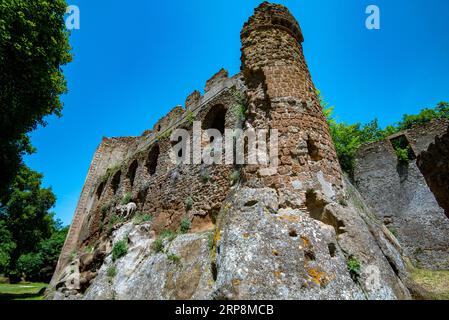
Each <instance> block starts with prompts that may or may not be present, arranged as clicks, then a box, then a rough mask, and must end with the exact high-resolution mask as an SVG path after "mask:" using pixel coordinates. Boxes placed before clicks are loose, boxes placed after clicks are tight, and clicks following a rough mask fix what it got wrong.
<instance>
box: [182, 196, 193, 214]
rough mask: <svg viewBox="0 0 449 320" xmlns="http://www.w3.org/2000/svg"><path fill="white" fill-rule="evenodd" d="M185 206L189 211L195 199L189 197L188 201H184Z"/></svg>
mask: <svg viewBox="0 0 449 320" xmlns="http://www.w3.org/2000/svg"><path fill="white" fill-rule="evenodd" d="M184 204H185V206H186V210H187V211H189V210H190V209H192V207H193V199H192V197H187V199H186V200H185V201H184Z"/></svg>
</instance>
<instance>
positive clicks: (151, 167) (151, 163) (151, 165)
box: [145, 145, 160, 175]
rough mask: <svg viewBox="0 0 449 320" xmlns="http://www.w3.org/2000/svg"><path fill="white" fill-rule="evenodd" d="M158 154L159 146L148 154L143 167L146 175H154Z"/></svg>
mask: <svg viewBox="0 0 449 320" xmlns="http://www.w3.org/2000/svg"><path fill="white" fill-rule="evenodd" d="M159 152H160V150H159V145H155V146H154V147H153V148H152V149H151V151H150V153H149V154H148V159H147V162H146V164H145V166H146V167H147V170H148V173H149V174H150V175H153V174H155V173H156V169H157V162H158V159H159Z"/></svg>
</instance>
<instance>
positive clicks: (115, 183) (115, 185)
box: [111, 170, 122, 194]
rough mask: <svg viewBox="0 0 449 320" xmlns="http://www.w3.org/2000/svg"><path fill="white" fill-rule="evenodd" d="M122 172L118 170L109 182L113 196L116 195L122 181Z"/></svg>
mask: <svg viewBox="0 0 449 320" xmlns="http://www.w3.org/2000/svg"><path fill="white" fill-rule="evenodd" d="M121 176H122V172H121V171H120V170H119V171H117V172H116V174H114V177H113V178H112V181H111V186H112V192H113V193H114V194H117V191H118V188H119V186H120V181H121V179H122V177H121Z"/></svg>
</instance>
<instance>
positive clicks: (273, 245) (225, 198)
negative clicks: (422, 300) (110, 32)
mask: <svg viewBox="0 0 449 320" xmlns="http://www.w3.org/2000/svg"><path fill="white" fill-rule="evenodd" d="M241 41H242V67H241V73H240V74H238V75H236V76H234V77H231V78H229V77H228V74H227V72H226V71H225V70H221V71H220V72H219V73H217V74H216V75H215V76H214V77H212V78H211V79H210V80H209V81H208V82H207V84H206V92H205V94H204V96H201V94H200V93H199V92H194V93H193V94H192V95H190V96H189V97H188V98H187V100H186V105H187V106H186V107H187V110H186V109H183V108H182V107H176V108H175V109H173V110H172V112H170V113H169V114H168V115H167V116H166V117H164V118H163V119H161V120H160V121H159V122H158V123H157V124H156V125H155V127H154V129H153V130H152V131H148V134H146V135H143V136H141V137H137V138H115V139H105V140H104V141H103V142H102V144H101V145H100V147H99V149H98V150H97V152H96V154H95V156H94V160H93V162H92V164H91V168H90V171H89V173H88V177H87V180H86V184H85V186H84V189H83V191H82V194H81V197H80V202H79V205H78V208H77V211H76V214H75V218H74V221H73V224H72V227H71V230H70V233H69V236H68V238H67V241H66V244H65V246H64V249H63V252H62V254H61V258H60V261H59V264H58V268H57V270H56V272H55V275H54V277H53V281H52V286H53V290H51V291H50V292H49V293H48V296H49V298H51V297H53V298H55V299H60V298H62V299H136V300H137V299H409V298H410V294H409V291H408V290H407V288H406V287H405V286H404V282H405V280H406V278H407V270H406V267H405V262H404V259H403V254H404V252H403V250H402V248H401V245H400V244H399V243H398V241H397V239H396V238H395V237H394V236H393V235H392V233H391V232H390V231H389V230H388V229H387V228H386V227H385V226H384V225H383V224H382V223H381V221H380V220H379V219H378V218H377V216H376V215H375V214H374V213H373V212H372V211H371V209H370V208H368V207H367V206H366V205H365V201H364V199H363V198H362V196H361V195H360V194H359V193H358V191H357V190H356V189H355V187H354V186H352V185H351V183H350V182H349V181H346V180H345V178H344V176H343V175H342V171H341V168H340V166H339V164H338V160H337V156H336V152H335V148H334V146H333V143H332V139H331V136H330V134H329V128H328V125H327V122H326V119H325V117H324V115H323V113H322V111H321V106H320V102H319V100H318V97H317V94H316V91H315V87H314V85H313V82H312V79H311V76H310V73H309V70H308V67H307V64H306V62H305V59H304V55H303V50H302V45H301V43H302V41H303V36H302V32H301V30H300V27H299V25H298V23H297V22H296V20H295V19H294V18H293V16H292V15H291V14H290V13H289V11H288V10H287V9H286V8H285V7H283V6H280V5H274V4H269V3H267V2H265V3H263V4H261V5H260V6H259V7H258V8H256V10H255V13H254V15H253V16H252V17H251V18H250V19H249V20H248V22H247V23H246V24H245V26H244V27H243V30H242V33H241ZM242 104H243V106H244V107H245V108H244V109H246V112H244V114H242V113H243V112H240V113H239V112H236V107H238V108H237V110H240V111H241V110H242V108H241V107H242ZM193 120H195V121H201V122H202V129H208V128H215V129H218V130H220V131H223V130H224V129H225V128H256V129H272V130H277V131H278V133H279V157H278V158H279V159H278V160H279V161H278V162H279V163H278V164H279V165H278V166H277V167H276V170H272V169H273V168H267V166H262V165H242V166H234V165H205V164H201V165H187V164H182V165H180V164H176V163H174V162H173V161H171V158H170V151H171V147H172V143H171V141H170V133H171V131H172V130H173V129H176V128H185V129H186V130H187V131H188V132H189V133H192V130H193V126H194V125H195V124H194V121H193ZM268 169H269V170H268ZM270 170H271V171H270ZM123 199H126V200H129V201H132V202H134V203H136V205H137V212H136V213H135V215H134V217H131V218H130V219H129V220H128V221H124V220H120V219H118V217H117V216H116V212H115V205H116V204H119V203H120V202H122V201H124V200H123ZM181 230H182V232H179V231H181ZM86 248H93V249H94V250H93V254H85V252H86ZM71 252H75V253H76V258H75V259H74V260H72V261H71V262H69V261H70V259H68V257H69V256H70V253H71ZM72 270H73V272H72Z"/></svg>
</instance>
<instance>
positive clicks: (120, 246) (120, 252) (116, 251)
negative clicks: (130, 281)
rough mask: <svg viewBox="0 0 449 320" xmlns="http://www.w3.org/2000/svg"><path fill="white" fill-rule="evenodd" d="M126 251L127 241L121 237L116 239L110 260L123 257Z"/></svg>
mask: <svg viewBox="0 0 449 320" xmlns="http://www.w3.org/2000/svg"><path fill="white" fill-rule="evenodd" d="M127 253H128V242H127V241H126V240H125V239H123V240H120V241H118V242H117V243H116V244H115V245H114V247H113V248H112V261H117V260H118V259H120V258H122V257H124V256H125V255H126V254H127Z"/></svg>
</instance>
